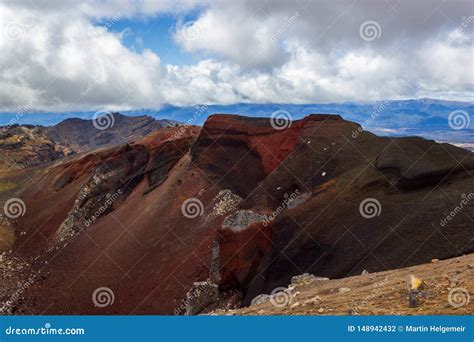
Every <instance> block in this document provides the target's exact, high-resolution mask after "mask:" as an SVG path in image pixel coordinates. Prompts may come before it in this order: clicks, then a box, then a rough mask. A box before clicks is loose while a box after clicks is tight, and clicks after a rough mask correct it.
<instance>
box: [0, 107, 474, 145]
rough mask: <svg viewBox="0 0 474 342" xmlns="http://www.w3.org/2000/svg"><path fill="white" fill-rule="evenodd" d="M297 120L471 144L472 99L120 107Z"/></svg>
mask: <svg viewBox="0 0 474 342" xmlns="http://www.w3.org/2000/svg"><path fill="white" fill-rule="evenodd" d="M279 110H280V111H286V112H287V113H284V115H286V116H288V117H291V118H292V119H295V120H296V119H301V118H303V117H304V116H306V115H308V114H311V113H322V114H324V113H325V114H340V115H341V116H342V117H343V118H344V119H346V120H351V121H355V122H358V123H360V124H361V125H362V126H363V127H364V128H365V129H366V130H368V131H371V132H373V133H376V134H379V135H389V136H413V135H414V136H422V137H425V138H429V139H434V140H437V141H443V142H451V143H458V144H459V143H461V144H469V143H471V144H472V143H474V120H472V121H471V122H469V121H470V120H469V117H472V115H473V114H474V102H459V101H443V100H433V99H416V100H387V101H378V102H374V103H356V102H345V103H328V104H234V105H209V106H208V105H196V106H188V107H176V106H170V105H166V106H163V107H162V108H161V109H159V110H154V109H136V110H129V111H120V112H121V113H122V114H124V115H127V116H142V115H148V116H151V117H154V118H155V119H169V120H174V121H179V122H182V123H187V124H192V125H202V124H203V123H204V121H205V120H206V119H207V117H208V116H209V115H211V114H215V113H235V114H241V115H247V116H253V117H269V116H271V115H272V113H274V112H276V111H279ZM454 111H463V112H464V113H465V114H464V115H465V116H467V119H468V124H467V126H466V127H464V128H463V129H460V130H453V129H452V128H451V127H450V126H449V121H448V117H449V115H450V113H452V112H454ZM94 113H95V112H93V111H89V112H62V113H51V112H21V111H19V112H18V113H0V125H9V124H11V123H19V124H34V125H45V126H49V125H54V124H57V123H59V122H61V121H63V120H65V119H68V118H81V119H91V118H92V117H93V115H94Z"/></svg>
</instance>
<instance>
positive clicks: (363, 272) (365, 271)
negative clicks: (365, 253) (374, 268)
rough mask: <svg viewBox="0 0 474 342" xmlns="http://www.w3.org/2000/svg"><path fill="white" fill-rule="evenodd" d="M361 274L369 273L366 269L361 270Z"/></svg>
mask: <svg viewBox="0 0 474 342" xmlns="http://www.w3.org/2000/svg"><path fill="white" fill-rule="evenodd" d="M361 274H363V275H365V274H369V271H367V270H363V271H362V273H361Z"/></svg>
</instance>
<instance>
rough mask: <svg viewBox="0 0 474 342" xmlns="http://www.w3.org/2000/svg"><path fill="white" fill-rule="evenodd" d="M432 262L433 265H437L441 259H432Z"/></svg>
mask: <svg viewBox="0 0 474 342" xmlns="http://www.w3.org/2000/svg"><path fill="white" fill-rule="evenodd" d="M431 262H432V263H437V262H439V259H431Z"/></svg>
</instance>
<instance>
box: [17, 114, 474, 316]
mask: <svg viewBox="0 0 474 342" xmlns="http://www.w3.org/2000/svg"><path fill="white" fill-rule="evenodd" d="M354 132H358V134H354ZM104 139H105V140H107V139H106V138H104ZM105 140H104V141H105ZM86 145H87V144H86ZM84 146H85V145H84ZM473 158H474V157H473V154H472V153H469V152H467V151H465V150H463V149H459V148H456V147H453V146H450V145H446V144H438V143H436V142H434V141H427V140H423V139H420V138H388V137H378V136H375V135H374V134H371V133H368V132H365V131H363V130H361V129H360V126H359V125H357V124H355V123H352V122H348V121H345V120H342V119H341V118H340V117H339V116H333V115H327V114H324V115H310V116H308V117H306V118H304V119H303V120H298V121H294V122H292V124H291V126H290V127H289V128H286V129H282V130H277V129H274V128H273V127H272V125H271V124H270V121H269V119H262V118H245V117H240V116H237V115H213V116H211V117H210V118H209V119H208V120H207V122H206V123H205V125H204V127H203V128H202V129H200V130H199V129H198V128H196V127H186V128H184V129H182V128H178V127H177V128H166V129H160V130H159V131H158V132H156V133H153V134H152V135H151V136H148V137H146V138H145V139H141V140H139V141H136V142H135V143H129V144H128V145H125V146H124V147H122V148H120V147H115V148H112V149H103V150H99V151H95V152H93V153H89V154H87V155H85V156H79V157H76V158H71V160H70V161H68V162H67V163H66V162H64V163H63V164H61V165H56V166H52V167H49V168H45V169H39V170H36V169H34V170H32V171H30V173H29V174H28V177H36V178H34V179H37V180H38V181H37V185H38V186H37V188H36V187H35V188H34V189H33V188H31V186H30V187H27V188H25V189H22V191H20V192H18V196H21V197H22V199H23V200H24V201H25V203H26V205H27V208H28V214H27V215H25V216H24V217H22V218H21V219H19V220H17V221H16V222H15V228H16V229H17V230H18V231H24V232H25V233H26V235H21V234H20V235H18V236H17V240H16V242H15V245H14V251H15V253H17V254H18V255H19V256H22V257H24V258H27V257H30V256H32V255H33V256H34V257H35V258H37V259H35V260H36V263H35V265H40V266H41V268H43V266H44V265H45V264H44V262H45V261H48V260H49V258H47V257H48V254H47V253H45V250H47V248H48V247H49V246H50V245H51V243H52V242H53V241H54V239H55V237H57V234H58V229H59V227H60V226H61V223H63V222H65V220H66V219H67V218H68V217H69V216H70V215H71V214H72V218H73V220H72V221H71V222H72V224H70V226H71V227H74V225H75V223H77V222H82V221H81V220H84V218H85V217H86V216H88V215H94V214H95V212H97V211H99V213H100V215H99V217H98V218H97V219H96V220H95V222H93V224H91V225H90V226H89V227H87V230H86V231H84V234H83V233H78V234H76V235H75V239H74V241H71V242H70V243H69V244H68V246H67V247H66V248H64V249H62V250H61V257H60V258H55V259H54V260H53V261H52V262H50V263H48V264H47V267H46V268H47V269H46V271H48V272H50V276H49V277H48V278H47V279H44V280H43V281H42V282H41V284H38V285H32V286H31V287H30V288H29V289H28V291H26V293H25V295H24V299H23V303H21V305H20V306H21V310H23V311H22V312H26V313H46V314H50V313H54V314H61V313H62V314H67V313H69V314H70V313H83V314H130V313H134V314H137V313H139V314H171V313H173V312H175V310H176V309H177V308H178V307H180V304H182V303H183V301H185V300H186V299H189V296H191V297H192V298H196V300H195V301H194V302H193V303H194V304H193V303H191V304H190V305H191V306H190V307H186V305H185V306H183V307H181V310H178V311H180V312H181V311H183V313H184V312H186V311H188V313H193V314H194V313H198V312H207V311H208V310H210V309H211V308H216V307H219V306H234V305H236V303H237V302H240V296H241V299H242V303H243V305H249V304H250V303H251V300H252V299H253V298H255V297H256V296H257V295H259V294H262V293H267V294H269V293H271V292H272V291H273V290H274V289H275V288H277V287H280V286H287V285H288V284H289V283H290V281H291V279H292V277H293V276H296V275H300V274H304V273H310V274H315V275H317V276H318V277H327V278H331V279H336V278H342V277H345V276H348V275H356V274H360V273H361V272H362V271H363V270H367V271H368V272H370V273H374V272H377V271H381V270H386V269H395V268H401V267H406V266H410V265H416V264H420V263H424V262H430V261H431V260H432V259H433V258H439V259H446V258H450V257H453V256H457V255H459V254H462V253H469V252H472V251H474V241H473V240H472V236H473V234H474V231H473V229H474V226H473V221H472V217H474V207H473V206H472V205H470V201H471V200H473V199H474V194H473V193H472V190H471V189H473V188H474V179H473V177H472V173H473V170H474V164H473ZM15 176H16V177H20V176H21V174H19V175H15ZM21 184H23V183H21ZM26 184H30V185H31V183H26ZM35 185H36V184H35ZM84 189H87V191H85V190H84ZM118 189H122V190H124V196H121V199H119V200H116V201H114V202H113V204H112V205H111V206H109V207H107V208H110V209H106V210H105V211H100V210H98V209H97V208H99V209H100V208H101V207H104V204H106V201H107V198H106V194H107V193H110V192H111V191H115V190H118ZM81 193H84V194H85V197H84V198H85V199H82V197H81V196H79V194H81ZM104 195H105V197H104ZM188 200H191V201H192V203H194V205H195V208H196V211H197V214H196V215H195V216H193V215H191V216H190V215H185V214H186V211H185V210H184V209H183V206H184V205H185V203H188ZM77 201H79V202H77ZM466 203H467V204H466ZM367 204H368V205H367ZM108 210H109V211H108ZM31 213H34V214H31ZM447 217H449V219H448V218H447ZM36 230H38V232H36ZM39 233H41V234H39ZM104 251H105V252H104ZM104 253H106V257H104ZM40 266H33V268H34V267H40ZM78 275H81V276H80V277H78ZM208 279H209V280H208ZM201 282H206V284H204V285H203V284H202V283H201ZM194 283H198V285H197V286H198V287H199V286H200V285H203V286H204V287H205V288H206V291H202V293H201V294H196V293H194V292H192V293H190V294H189V296H188V298H187V297H186V295H187V294H188V292H189V290H190V289H194V290H195V289H196V287H193V286H194ZM62 284H70V287H69V288H68V291H64V290H63V288H62V287H61V286H62ZM102 286H107V287H109V288H111V289H113V292H114V294H115V298H116V301H115V304H114V305H112V306H110V307H107V308H103V309H101V308H97V307H94V306H93V305H91V294H92V293H93V291H94V290H95V289H96V288H99V287H102ZM193 293H194V294H193ZM44 308H48V309H47V310H46V312H44V311H43V310H44Z"/></svg>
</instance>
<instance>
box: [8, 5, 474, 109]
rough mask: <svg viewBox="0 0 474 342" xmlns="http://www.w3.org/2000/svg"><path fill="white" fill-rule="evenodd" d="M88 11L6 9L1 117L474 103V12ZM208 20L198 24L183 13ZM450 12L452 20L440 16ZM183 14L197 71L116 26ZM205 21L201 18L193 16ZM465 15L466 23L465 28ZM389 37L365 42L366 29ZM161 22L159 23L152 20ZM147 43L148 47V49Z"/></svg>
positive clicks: (184, 35)
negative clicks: (20, 110)
mask: <svg viewBox="0 0 474 342" xmlns="http://www.w3.org/2000/svg"><path fill="white" fill-rule="evenodd" d="M389 3H390V1H389V2H380V3H379V2H376V3H374V2H373V1H370V2H365V1H361V2H358V3H357V4H353V3H352V2H350V1H345V0H341V1H335V2H324V3H322V2H318V1H313V2H305V1H302V2H295V1H272V2H271V3H270V2H269V3H266V2H260V1H219V2H209V1H179V2H177V1H171V0H170V1H125V0H109V1H94V0H87V1H81V2H78V3H77V4H74V5H71V3H70V2H64V1H59V0H46V1H41V2H39V3H35V2H30V1H25V2H16V1H8V0H7V1H4V2H3V4H0V23H1V25H0V28H1V29H2V32H1V34H0V51H2V53H1V54H0V66H1V69H0V70H1V71H0V107H1V108H0V111H1V110H2V109H3V110H12V109H13V110H14V109H15V108H16V107H17V106H24V105H26V104H29V105H30V106H32V107H34V108H36V109H45V110H71V109H72V110H81V109H97V108H104V107H105V108H114V109H115V108H117V109H120V108H143V107H150V108H156V107H159V106H160V105H162V104H164V103H171V104H175V105H190V104H196V103H201V104H204V103H207V104H210V103H225V104H228V103H235V102H259V103H263V102H280V103H282V102H285V103H290V102H292V103H309V102H332V101H335V102H337V101H348V100H359V101H367V100H376V99H393V98H403V97H417V96H424V97H441V98H442V97H446V98H450V99H471V100H472V96H473V83H474V82H473V81H474V79H473V78H474V73H473V63H472V60H473V58H472V57H473V44H472V43H473V28H474V19H473V20H470V19H469V18H471V14H472V13H470V12H469V11H472V8H471V7H470V3H469V1H458V2H453V3H446V4H445V3H443V4H441V3H440V4H441V6H440V7H439V9H438V11H433V10H434V8H436V6H435V5H433V4H432V3H431V2H426V1H423V0H419V1H410V2H401V3H400V4H399V5H394V7H393V8H392V7H391V6H390V5H389ZM196 9H199V10H200V12H199V13H200V14H199V15H198V16H197V19H196V20H195V21H194V22H186V21H185V20H181V18H182V15H183V14H184V13H188V12H189V11H191V10H192V11H196ZM441 11H442V13H441ZM163 13H172V14H173V15H175V16H176V17H177V18H180V19H179V20H178V24H177V27H176V28H175V32H174V35H173V38H174V40H175V41H176V43H177V44H179V45H180V46H181V47H182V48H183V50H184V51H187V52H188V53H191V54H195V56H197V57H199V56H201V57H202V58H201V60H200V61H198V62H197V63H195V64H193V65H179V66H178V65H171V64H168V65H163V64H162V63H161V61H160V58H159V56H158V55H156V53H154V52H152V51H150V50H147V49H145V50H143V52H142V53H137V52H135V51H132V50H131V49H129V48H127V47H126V46H125V45H124V43H123V41H122V39H123V38H124V36H126V34H127V32H128V31H125V32H121V33H113V32H111V31H109V29H108V27H107V26H108V25H104V24H103V23H102V26H98V25H97V24H95V23H96V22H97V19H101V20H102V21H104V20H105V22H106V23H110V24H113V23H114V22H115V21H116V20H118V19H120V18H125V17H127V18H133V19H134V20H147V18H150V17H152V18H155V19H156V16H157V15H159V14H163ZM193 13H195V12H193ZM462 16H464V19H463V18H462ZM368 20H374V21H377V23H378V24H379V25H380V27H381V30H382V31H381V35H380V38H378V39H375V40H373V41H365V40H363V39H362V38H361V37H360V36H359V27H360V25H361V24H362V23H363V22H365V21H368ZM150 22H151V21H150ZM137 39H138V40H137V41H138V42H139V41H140V40H139V37H138V38H137Z"/></svg>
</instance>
